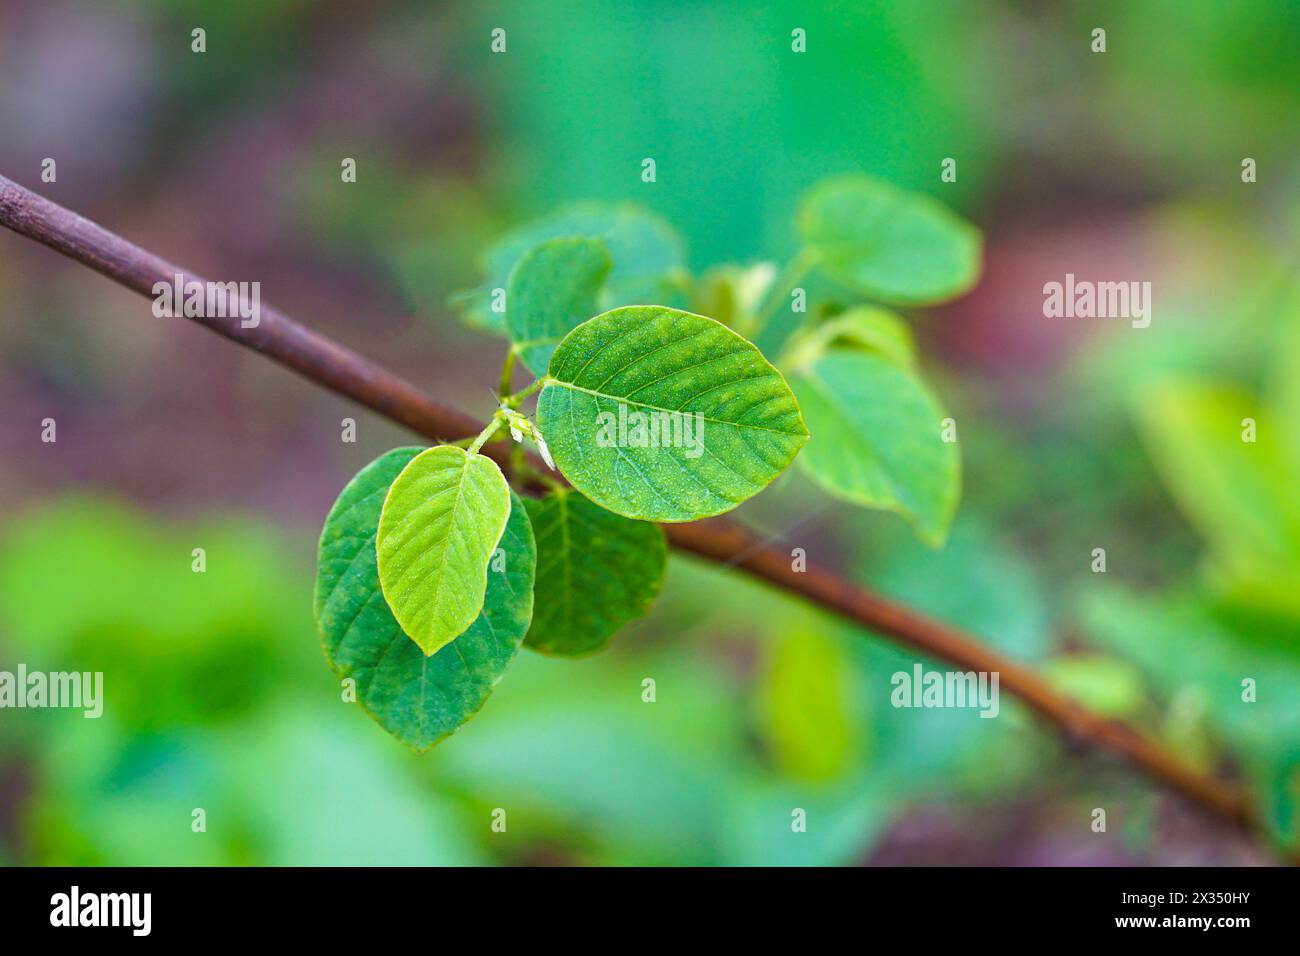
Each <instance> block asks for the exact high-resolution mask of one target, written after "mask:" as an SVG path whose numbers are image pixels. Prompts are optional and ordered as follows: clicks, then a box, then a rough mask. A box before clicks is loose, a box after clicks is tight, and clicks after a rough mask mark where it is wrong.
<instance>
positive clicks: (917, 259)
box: [799, 175, 981, 304]
mask: <svg viewBox="0 0 1300 956" xmlns="http://www.w3.org/2000/svg"><path fill="white" fill-rule="evenodd" d="M799 231H800V232H801V233H802V235H803V237H804V241H805V242H806V243H807V244H808V245H809V246H810V247H811V248H812V249H813V250H814V251H815V252H816V253H817V255H818V257H819V260H820V263H821V266H822V268H823V269H824V270H825V271H826V272H827V273H828V274H829V275H830V276H831V277H832V278H834V279H836V280H838V281H840V282H843V283H846V284H847V285H849V286H851V287H853V288H854V289H857V290H858V291H859V292H862V293H864V294H866V295H869V296H871V297H873V298H876V299H879V300H881V301H885V302H896V303H907V304H926V303H933V302H941V301H943V300H944V299H950V298H952V297H953V296H957V295H960V294H961V293H963V292H966V291H967V290H968V289H970V288H971V286H973V285H974V284H975V281H976V280H977V279H978V278H979V272H980V246H981V241H980V235H979V232H978V231H977V230H976V229H975V227H974V226H972V225H970V224H969V223H967V222H965V221H964V220H962V219H961V218H959V217H958V216H956V215H954V214H953V213H952V212H950V211H949V210H948V209H947V208H946V207H945V206H943V205H942V204H941V203H939V202H937V201H936V200H934V199H931V198H929V197H928V196H923V195H919V194H914V193H907V192H904V191H903V190H901V189H898V188H897V187H895V186H893V185H891V184H889V183H887V182H883V181H881V180H878V179H872V178H871V177H869V176H858V175H850V176H840V177H836V178H834V179H829V180H827V181H825V182H823V183H820V184H819V185H817V186H815V187H813V188H812V189H811V190H810V191H809V192H808V194H807V196H806V197H805V198H804V201H803V203H802V205H801V207H800V210H799Z"/></svg>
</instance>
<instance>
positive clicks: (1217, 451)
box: [1137, 376, 1300, 564]
mask: <svg viewBox="0 0 1300 956" xmlns="http://www.w3.org/2000/svg"><path fill="white" fill-rule="evenodd" d="M1137 416H1138V422H1139V425H1140V426H1141V432H1142V437H1143V438H1144V439H1145V441H1146V444H1147V447H1148V448H1149V449H1150V450H1151V455H1152V457H1153V458H1154V459H1155V463H1156V467H1157V468H1158V469H1159V471H1160V475H1161V477H1162V478H1163V479H1164V482H1165V484H1166V485H1167V486H1168V487H1169V490H1170V491H1171V492H1172V494H1173V496H1174V499H1175V500H1176V501H1177V502H1178V505H1179V507H1181V508H1182V510H1183V513H1184V514H1186V515H1187V517H1188V519H1189V520H1190V521H1191V522H1192V524H1194V525H1195V526H1196V527H1197V529H1198V530H1200V532H1201V533H1202V534H1203V535H1205V537H1206V538H1207V539H1208V540H1209V542H1210V544H1211V546H1212V547H1213V548H1214V549H1215V551H1216V552H1218V553H1219V554H1220V555H1221V556H1222V557H1224V558H1226V559H1229V560H1233V561H1234V562H1235V561H1236V560H1238V559H1241V558H1245V557H1255V558H1259V559H1266V560H1268V561H1274V562H1278V563H1281V564H1286V563H1300V498H1298V497H1297V496H1296V493H1295V492H1296V480H1297V476H1296V475H1295V474H1294V473H1293V472H1292V471H1291V469H1290V462H1289V460H1288V458H1287V454H1286V450H1285V445H1284V441H1283V440H1281V439H1282V436H1281V435H1280V434H1279V431H1280V430H1281V424H1280V423H1278V422H1277V421H1276V420H1275V419H1272V418H1271V417H1269V416H1267V415H1265V414H1264V413H1263V411H1262V410H1261V409H1260V407H1259V405H1258V404H1257V403H1256V402H1255V401H1253V400H1252V399H1251V397H1250V396H1249V395H1247V394H1245V393H1244V392H1243V391H1242V390H1241V389H1239V388H1236V387H1234V386H1232V385H1228V384H1223V383H1219V382H1212V381H1204V380H1198V379H1193V378H1186V377H1177V378H1175V377H1172V376H1171V377H1166V378H1164V379H1162V380H1160V381H1158V382H1155V383H1152V384H1150V385H1148V386H1146V387H1145V388H1143V389H1142V390H1141V391H1140V392H1139V393H1138V396H1137ZM1248 418H1249V419H1253V420H1254V421H1255V441H1254V442H1247V441H1243V440H1242V437H1243V429H1244V428H1245V426H1244V424H1243V422H1244V420H1245V419H1248Z"/></svg>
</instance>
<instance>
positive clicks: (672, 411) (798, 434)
mask: <svg viewBox="0 0 1300 956" xmlns="http://www.w3.org/2000/svg"><path fill="white" fill-rule="evenodd" d="M552 385H555V386H557V387H559V388H567V389H569V390H570V391H574V392H582V393H583V394H585V395H591V396H593V397H595V398H607V399H609V400H610V401H612V402H622V403H623V404H624V405H635V406H636V407H637V408H647V409H649V410H651V411H655V412H664V413H666V414H668V415H699V416H700V420H701V421H706V422H711V423H713V424H714V425H730V426H731V427H732V428H752V429H755V430H757V431H764V432H771V433H772V434H774V435H784V436H785V437H787V438H806V437H807V434H806V432H803V431H795V432H791V431H784V430H783V429H780V428H768V427H767V426H766V425H753V424H750V423H748V422H730V421H727V420H726V419H725V418H712V417H710V416H708V415H705V414H704V413H703V412H699V411H686V410H684V409H681V408H663V407H662V406H659V405H651V404H650V403H649V402H639V401H637V400H636V399H634V398H625V397H624V396H622V395H614V394H612V393H610V392H602V391H600V390H598V389H594V388H583V387H582V386H581V385H574V384H573V383H572V382H564V381H561V380H560V379H558V378H553V379H550V380H548V381H547V383H546V386H545V387H544V388H543V392H544V391H545V390H546V388H549V387H551V386H552Z"/></svg>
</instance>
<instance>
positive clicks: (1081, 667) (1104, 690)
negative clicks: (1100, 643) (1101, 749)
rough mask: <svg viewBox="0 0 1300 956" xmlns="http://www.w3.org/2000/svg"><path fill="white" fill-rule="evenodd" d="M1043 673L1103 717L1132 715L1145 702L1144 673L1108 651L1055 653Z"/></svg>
mask: <svg viewBox="0 0 1300 956" xmlns="http://www.w3.org/2000/svg"><path fill="white" fill-rule="evenodd" d="M1043 676H1044V677H1045V678H1046V679H1047V681H1048V682H1049V683H1050V684H1051V685H1052V686H1053V687H1054V688H1055V689H1056V690H1058V691H1060V692H1061V693H1062V694H1065V695H1066V696H1067V697H1073V698H1074V699H1075V700H1077V701H1080V702H1081V703H1082V704H1084V706H1086V707H1088V708H1089V709H1090V710H1092V711H1094V712H1095V713H1098V714H1100V715H1101V716H1103V717H1114V718H1120V719H1122V718H1128V717H1132V716H1133V715H1134V714H1136V713H1138V712H1139V711H1140V710H1141V709H1142V707H1143V705H1144V704H1145V703H1146V695H1145V693H1144V688H1143V686H1142V675H1141V674H1140V673H1139V672H1138V669H1137V668H1136V667H1134V666H1133V665H1132V664H1130V663H1129V662H1128V661H1126V660H1124V659H1122V658H1119V657H1111V656H1109V655H1106V654H1067V655H1063V656H1060V657H1054V658H1052V659H1051V660H1050V661H1048V662H1047V663H1046V664H1045V665H1043Z"/></svg>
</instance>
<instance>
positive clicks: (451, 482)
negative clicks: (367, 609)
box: [376, 445, 510, 655]
mask: <svg viewBox="0 0 1300 956" xmlns="http://www.w3.org/2000/svg"><path fill="white" fill-rule="evenodd" d="M509 517H510V486H509V485H507V484H506V479H505V476H504V475H502V474H501V469H500V468H498V467H497V464H496V462H494V461H492V459H490V458H485V457H484V456H482V455H470V454H467V453H466V452H465V451H464V450H463V449H461V448H457V447H455V446H454V445H439V446H438V447H436V448H429V449H427V450H426V451H423V452H421V453H420V454H419V455H417V456H416V457H415V458H413V459H411V462H410V463H409V464H408V465H407V466H406V467H405V468H404V469H403V470H402V473H401V474H399V475H398V476H397V478H396V480H394V482H393V484H392V487H391V488H390V489H389V491H388V497H387V498H385V499H384V508H383V511H382V513H381V514H380V516H379V533H378V536H377V539H376V545H377V552H378V556H379V582H380V585H381V586H382V587H383V592H384V599H385V600H386V601H388V606H389V607H390V608H392V610H393V615H394V616H395V617H396V618H397V620H398V622H399V623H400V624H401V625H402V630H404V631H406V633H407V634H408V635H409V636H410V638H411V640H413V641H415V643H416V644H419V645H420V649H421V650H422V651H424V653H425V654H426V655H429V654H433V653H436V652H437V650H438V649H439V648H441V647H443V646H444V645H446V644H448V643H450V642H451V641H453V640H455V639H456V638H457V637H459V636H460V635H461V634H462V633H463V632H464V631H465V629H466V628H468V627H469V626H470V624H471V623H473V621H474V619H475V618H476V617H478V614H479V611H480V610H482V608H483V597H484V593H485V592H486V590H487V565H488V559H489V558H490V557H491V556H492V551H493V549H494V548H496V546H497V542H498V541H500V540H501V535H502V533H503V532H504V531H505V527H506V520H507V519H508V518H509Z"/></svg>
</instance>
